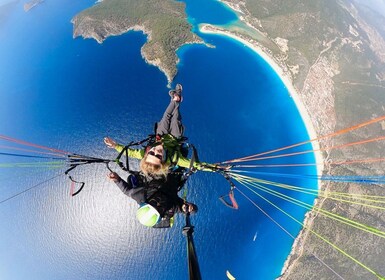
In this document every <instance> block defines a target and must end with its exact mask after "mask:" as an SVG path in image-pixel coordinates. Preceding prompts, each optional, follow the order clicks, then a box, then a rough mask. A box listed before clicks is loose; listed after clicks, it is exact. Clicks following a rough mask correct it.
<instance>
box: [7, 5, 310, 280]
mask: <svg viewBox="0 0 385 280" xmlns="http://www.w3.org/2000/svg"><path fill="white" fill-rule="evenodd" d="M185 2H186V5H187V9H186V11H187V13H188V17H189V21H190V22H191V23H192V24H193V26H194V30H197V25H198V24H200V23H211V24H221V25H223V24H231V22H232V21H234V20H236V15H235V14H234V13H233V12H232V11H230V10H229V9H228V8H226V7H224V6H223V5H221V4H220V3H219V2H218V1H214V0H212V1H208V0H205V1H203V0H187V1H185ZM22 4H23V3H21V2H20V3H17V4H15V5H13V6H12V7H11V8H10V9H8V11H7V16H6V17H4V18H3V19H2V20H1V21H0V134H2V135H8V136H11V137H14V138H18V139H23V140H25V141H29V142H33V143H37V144H40V145H45V146H49V147H53V148H57V149H62V150H65V151H70V152H74V153H80V154H85V155H90V156H96V157H104V158H111V159H113V158H115V157H116V153H114V151H112V150H109V149H107V148H106V147H105V146H104V144H103V141H102V139H103V137H104V136H110V137H112V138H114V139H116V140H117V141H119V142H122V143H128V142H130V141H132V140H140V139H142V138H144V137H146V136H147V135H148V134H150V133H152V129H153V124H154V123H155V122H156V121H157V120H158V119H159V118H160V117H161V115H162V113H163V110H164V109H165V107H166V106H167V104H168V102H169V96H168V94H167V92H168V90H169V89H168V88H167V79H166V77H165V75H164V74H163V73H162V72H160V71H159V70H158V69H157V68H156V67H153V66H150V65H147V64H146V63H145V61H144V60H143V59H142V57H141V55H140V48H141V46H142V45H143V44H144V43H145V41H146V37H145V36H144V35H143V34H142V33H140V32H129V33H127V34H125V35H122V36H116V37H111V38H108V39H107V40H106V41H105V42H104V43H103V44H98V43H97V42H96V41H94V40H90V39H87V40H84V39H82V38H77V39H73V38H72V28H73V27H72V24H71V22H70V20H71V18H72V17H73V16H74V15H75V14H76V13H78V12H80V11H81V10H83V9H85V8H87V7H89V6H91V5H92V4H93V2H92V1H89V0H86V1H77V2H75V1H69V0H58V1H48V0H47V1H45V2H44V3H42V4H40V5H38V6H36V7H35V8H33V9H32V10H31V11H30V12H28V13H25V12H24V11H23V7H22ZM0 9H1V7H0ZM198 35H200V36H202V38H203V39H204V40H205V41H206V42H207V43H209V44H211V45H213V46H215V48H208V47H206V46H204V45H189V46H186V47H183V48H181V49H180V50H179V51H178V55H179V56H180V59H181V60H180V63H179V65H178V70H179V73H178V75H177V76H176V78H175V83H182V84H183V88H184V101H183V103H182V107H181V110H182V114H183V122H184V124H185V127H186V131H185V134H186V136H187V137H189V141H190V142H191V143H194V144H195V146H196V147H197V149H198V151H199V157H200V160H201V161H205V162H219V161H223V160H228V159H233V158H238V157H243V156H247V155H251V154H256V153H259V152H263V151H267V150H271V149H274V148H279V147H282V146H286V145H290V144H293V143H297V142H301V141H304V140H307V139H309V136H308V134H307V132H306V129H305V125H304V123H303V121H302V119H301V117H300V115H299V112H298V110H297V108H296V106H295V104H294V102H293V100H292V99H291V97H290V96H289V94H288V92H287V89H286V88H285V87H284V85H283V83H282V81H281V80H280V78H279V77H278V76H277V74H276V73H275V72H274V71H273V70H272V68H271V67H270V66H269V65H268V64H267V63H266V62H265V61H264V60H263V59H262V58H260V57H259V56H258V55H257V54H256V53H254V52H253V51H251V50H250V49H248V48H247V47H245V46H244V45H243V44H240V43H238V42H237V41H234V40H232V39H229V38H226V37H222V36H217V35H205V34H199V33H198ZM6 145H9V143H7V142H5V141H1V142H0V146H1V148H0V150H1V151H3V152H10V151H9V150H7V148H5V146H6ZM302 149H304V150H308V149H310V147H309V146H307V147H304V148H302ZM19 153H21V154H22V153H23V152H22V151H19ZM31 160H32V159H31ZM24 161H28V159H22V158H14V157H5V156H1V157H0V164H5V163H14V162H16V163H17V162H24ZM298 162H307V163H314V157H313V155H312V154H309V155H306V156H305V155H303V156H301V157H296V158H283V159H280V160H275V161H269V163H283V164H287V163H298ZM131 164H132V166H136V165H137V163H136V162H134V161H132V163H131ZM0 166H1V165H0ZM63 171H64V170H63V169H57V168H52V169H47V168H0V201H2V200H4V199H6V198H8V197H10V196H12V195H13V194H15V193H18V192H21V191H23V190H25V189H28V188H30V187H33V186H37V187H36V188H33V189H31V190H29V191H28V192H25V193H24V194H22V195H19V196H17V197H15V198H13V199H10V200H8V201H6V202H4V203H1V204H0V236H1V238H0V278H1V279H4V280H19V279H20V280H21V279H32V280H34V279H39V280H40V279H57V280H61V279H63V280H64V279H66V280H68V279H79V280H84V279H103V280H106V279H107V280H108V279H111V280H115V279H116V280H118V279H138V280H141V279H143V280H144V279H176V280H179V279H187V278H188V273H187V271H188V267H187V259H186V258H187V255H186V254H187V252H186V243H185V242H186V241H185V239H184V236H183V235H182V233H181V229H182V227H183V226H184V220H183V217H182V216H180V217H178V218H177V221H176V224H175V226H174V227H173V228H172V229H167V230H155V229H148V228H144V227H142V226H141V225H140V224H139V223H138V222H137V221H136V220H135V209H136V207H137V206H136V205H135V202H133V201H130V200H129V199H128V198H127V197H126V196H124V195H123V194H122V193H121V192H120V191H119V189H118V188H117V187H115V186H114V185H113V184H112V183H111V182H110V181H108V179H107V178H106V175H107V173H108V170H107V169H106V167H105V166H104V165H91V166H87V167H84V168H78V170H76V171H75V172H74V173H73V176H74V177H75V178H76V179H78V180H79V181H80V180H83V181H85V182H86V186H85V187H84V190H83V191H82V192H81V193H80V194H79V195H78V196H76V197H74V198H72V197H70V195H69V189H70V181H69V180H68V179H67V178H66V177H65V176H64V175H61V174H62V173H63ZM254 171H258V172H278V173H293V174H315V173H316V170H315V169H314V168H312V167H308V168H293V167H291V168H270V169H269V168H265V169H261V168H259V169H258V170H254ZM55 176H59V177H55ZM263 178H266V179H271V180H275V181H278V182H281V183H289V184H295V185H297V186H301V187H308V188H313V189H315V188H317V182H316V181H311V180H305V179H301V180H300V179H296V180H293V179H292V180H289V179H283V178H279V177H276V178H274V177H273V178H271V177H263ZM46 180H48V181H47V182H46V183H42V182H44V181H46ZM39 183H41V184H40V185H38V184H39ZM239 189H240V190H242V191H243V192H244V193H245V194H247V196H248V197H250V198H251V199H252V200H253V201H254V202H255V203H256V204H257V205H258V206H259V207H261V208H262V209H264V211H266V213H268V214H269V215H270V216H271V217H272V218H274V219H275V220H276V221H277V222H278V223H279V224H281V225H282V226H283V227H284V228H285V229H286V230H288V231H289V232H290V233H291V234H292V235H294V236H296V235H297V234H298V232H299V230H300V228H301V226H300V225H299V224H297V223H295V222H294V221H292V220H291V219H290V218H288V217H287V216H286V215H285V214H283V213H282V212H280V211H279V210H277V208H275V207H273V206H272V205H270V204H269V203H267V202H266V201H263V200H262V199H261V198H259V197H258V196H257V195H255V194H253V193H251V192H249V191H247V190H246V189H245V188H243V187H242V186H239ZM228 190H229V186H228V184H227V182H226V181H225V180H224V179H223V178H222V177H221V176H220V175H218V174H212V173H203V172H201V173H199V172H198V173H197V174H194V176H192V177H191V178H190V179H189V183H188V199H189V200H191V201H193V202H195V203H196V204H197V205H198V207H199V211H198V214H197V215H195V216H193V217H192V223H193V224H194V226H195V232H194V240H195V245H196V251H197V255H198V259H199V262H200V268H201V274H202V277H203V279H226V270H229V271H230V272H231V273H232V274H233V275H234V276H235V277H236V279H263V280H268V279H275V278H276V277H277V276H279V275H280V272H281V269H282V267H283V264H284V261H285V259H286V258H287V256H288V254H289V252H290V248H291V246H292V243H293V241H294V240H293V238H292V237H290V236H289V235H288V234H287V233H285V232H284V231H283V230H282V229H280V228H279V227H278V226H277V225H276V224H275V223H273V222H272V221H271V220H270V219H269V218H268V217H266V216H265V215H264V214H263V213H262V212H261V211H260V210H259V209H258V208H256V207H255V206H254V205H253V204H252V203H250V201H248V200H247V199H246V198H244V197H243V196H242V195H240V194H239V193H237V192H236V198H237V200H238V204H239V206H240V209H239V210H232V209H229V208H227V207H225V206H224V205H223V204H221V203H220V201H219V200H218V197H219V196H221V195H223V194H226V193H227V192H228ZM261 194H263V193H261ZM287 194H290V195H291V193H289V192H287ZM263 195H264V196H265V197H266V198H268V199H269V200H271V201H272V202H273V203H274V204H275V205H277V206H279V207H280V208H282V209H283V210H284V211H287V212H289V213H290V214H291V215H293V216H294V217H296V218H297V219H299V220H303V218H304V214H305V212H306V210H305V209H303V208H299V207H298V206H295V205H292V204H290V203H288V202H285V201H282V200H280V199H278V198H275V197H271V196H268V195H266V194H263ZM295 197H296V198H297V199H300V200H302V201H305V202H308V203H313V200H314V197H311V196H306V195H304V194H295Z"/></svg>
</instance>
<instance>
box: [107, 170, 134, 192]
mask: <svg viewBox="0 0 385 280" xmlns="http://www.w3.org/2000/svg"><path fill="white" fill-rule="evenodd" d="M108 178H109V179H111V180H112V181H114V183H115V184H116V185H117V186H118V187H119V189H120V190H121V191H122V192H123V193H124V194H125V195H127V196H130V197H131V192H130V191H131V190H132V186H131V185H130V184H129V183H127V182H126V181H124V180H123V179H122V178H120V176H119V175H118V174H117V173H115V172H111V173H110V174H108Z"/></svg>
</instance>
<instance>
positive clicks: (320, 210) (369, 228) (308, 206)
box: [247, 183, 385, 238]
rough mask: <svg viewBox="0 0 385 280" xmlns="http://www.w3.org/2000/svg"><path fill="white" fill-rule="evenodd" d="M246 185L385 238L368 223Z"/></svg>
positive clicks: (255, 185)
mask: <svg viewBox="0 0 385 280" xmlns="http://www.w3.org/2000/svg"><path fill="white" fill-rule="evenodd" d="M247 184H248V185H251V186H253V187H254V188H257V189H259V190H262V191H265V192H267V193H269V194H271V195H274V196H276V197H278V198H281V199H283V200H286V201H288V202H291V203H293V204H295V205H297V206H300V207H303V208H305V209H308V210H311V209H316V210H317V211H319V212H320V213H321V214H322V215H324V216H325V217H328V218H330V219H333V220H336V221H339V222H340V223H343V224H346V225H349V226H351V227H354V228H357V229H360V230H362V231H365V232H368V233H372V234H374V235H376V236H379V237H382V238H385V232H383V231H381V230H379V229H377V228H374V227H371V226H368V225H365V224H362V223H359V222H356V221H353V220H351V219H348V218H346V217H343V216H341V215H338V214H335V213H332V212H329V211H326V210H324V209H322V208H318V207H315V206H312V205H310V204H308V203H305V202H302V201H300V200H298V199H295V198H292V197H290V196H287V195H284V194H281V193H279V192H277V191H274V190H270V189H268V188H266V187H263V186H262V185H259V184H257V183H247Z"/></svg>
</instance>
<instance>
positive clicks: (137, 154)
mask: <svg viewBox="0 0 385 280" xmlns="http://www.w3.org/2000/svg"><path fill="white" fill-rule="evenodd" d="M103 140H104V143H105V144H106V146H107V147H108V148H111V149H115V150H116V151H117V152H118V153H120V152H121V151H123V149H124V147H125V146H124V145H122V144H119V143H117V142H116V141H115V140H113V139H112V138H110V137H105V138H104V139H103ZM127 155H128V156H129V157H131V158H136V159H142V158H143V157H144V149H130V148H128V149H127Z"/></svg>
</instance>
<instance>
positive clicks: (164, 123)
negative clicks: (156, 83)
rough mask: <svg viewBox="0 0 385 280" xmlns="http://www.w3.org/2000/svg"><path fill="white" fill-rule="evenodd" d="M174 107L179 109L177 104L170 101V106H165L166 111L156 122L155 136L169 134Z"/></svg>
mask: <svg viewBox="0 0 385 280" xmlns="http://www.w3.org/2000/svg"><path fill="white" fill-rule="evenodd" d="M176 107H179V104H178V103H177V102H175V101H173V100H171V102H170V104H169V105H168V106H167V108H166V111H165V112H164V114H163V117H162V119H161V120H160V121H159V122H158V125H157V128H156V134H159V135H163V134H169V133H171V129H170V127H171V119H172V118H173V114H174V111H175V108H176Z"/></svg>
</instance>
